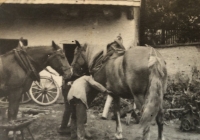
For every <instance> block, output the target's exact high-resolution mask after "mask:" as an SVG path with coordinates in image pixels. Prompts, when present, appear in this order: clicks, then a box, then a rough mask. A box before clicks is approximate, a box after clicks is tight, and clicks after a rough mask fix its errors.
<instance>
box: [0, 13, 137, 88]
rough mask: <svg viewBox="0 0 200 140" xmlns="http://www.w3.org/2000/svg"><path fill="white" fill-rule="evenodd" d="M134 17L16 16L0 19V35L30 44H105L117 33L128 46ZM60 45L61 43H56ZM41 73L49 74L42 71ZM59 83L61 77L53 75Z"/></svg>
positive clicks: (123, 15) (130, 42)
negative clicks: (29, 17) (11, 19)
mask: <svg viewBox="0 0 200 140" xmlns="http://www.w3.org/2000/svg"><path fill="white" fill-rule="evenodd" d="M134 25H135V23H134V19H133V20H128V19H127V17H126V13H125V12H122V15H121V17H120V18H119V19H113V20H106V19H105V18H103V17H101V18H100V17H92V18H89V17H88V18H85V19H82V18H75V19H72V20H64V19H46V20H42V19H16V20H15V21H13V22H10V21H9V20H0V38H5V39H13V38H15V39H17V38H20V37H23V38H25V39H28V44H29V45H30V46H34V45H50V43H51V41H52V40H54V41H55V42H56V43H58V44H59V43H60V42H63V41H65V40H67V41H68V42H70V41H72V40H75V39H76V40H79V41H80V43H85V42H88V43H92V44H98V45H101V46H102V45H103V46H106V45H107V44H108V43H110V42H112V41H113V40H114V39H115V38H116V37H117V35H119V34H121V35H122V37H123V42H124V46H126V47H127V48H128V47H130V46H131V44H132V43H133V41H134V32H135V29H134ZM59 45H60V46H61V47H62V44H59ZM41 74H42V75H48V73H46V72H42V73H41ZM54 78H55V79H56V80H57V81H58V83H59V85H61V80H60V77H54Z"/></svg>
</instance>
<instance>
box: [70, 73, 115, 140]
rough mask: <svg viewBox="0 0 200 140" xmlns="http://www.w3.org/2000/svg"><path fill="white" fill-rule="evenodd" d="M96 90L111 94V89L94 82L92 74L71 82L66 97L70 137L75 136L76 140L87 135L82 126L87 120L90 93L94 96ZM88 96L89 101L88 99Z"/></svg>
mask: <svg viewBox="0 0 200 140" xmlns="http://www.w3.org/2000/svg"><path fill="white" fill-rule="evenodd" d="M98 92H101V93H106V94H111V91H108V90H107V89H106V88H105V87H104V86H102V85H101V84H99V83H98V82H96V81H95V80H94V79H93V77H92V76H82V77H81V78H79V79H77V80H75V81H74V83H73V84H72V86H71V89H70V90H69V93H68V97H67V100H68V101H69V103H70V108H71V112H72V116H71V139H74V138H75V137H76V136H77V138H78V140H85V136H87V135H86V132H85V126H84V124H85V123H86V122H87V113H86V110H87V109H88V105H89V103H91V93H95V94H94V95H95V96H96V93H98ZM88 93H90V94H88ZM89 98H90V101H88V99H89ZM92 100H93V99H92ZM80 116H81V117H80Z"/></svg>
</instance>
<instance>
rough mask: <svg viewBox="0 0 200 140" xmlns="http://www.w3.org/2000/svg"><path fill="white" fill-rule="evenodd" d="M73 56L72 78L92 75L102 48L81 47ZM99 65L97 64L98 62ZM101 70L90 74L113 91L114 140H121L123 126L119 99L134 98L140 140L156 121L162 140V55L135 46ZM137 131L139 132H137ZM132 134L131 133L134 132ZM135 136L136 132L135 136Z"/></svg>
mask: <svg viewBox="0 0 200 140" xmlns="http://www.w3.org/2000/svg"><path fill="white" fill-rule="evenodd" d="M76 43H77V47H76V49H75V52H74V59H73V62H72V64H71V66H72V67H73V74H74V75H81V74H83V73H84V72H86V71H88V70H89V71H93V66H94V65H95V62H96V61H95V60H98V57H102V56H101V54H102V53H103V50H105V49H103V48H101V47H95V46H90V45H89V44H85V45H82V46H81V45H80V44H79V42H78V41H76ZM119 45H120V43H118V42H117V41H115V42H112V43H110V44H108V45H107V49H108V48H109V49H111V48H119ZM98 63H99V61H98ZM102 63H103V64H102V67H101V68H100V69H99V70H96V71H95V72H94V73H92V74H93V77H94V79H95V80H96V81H97V82H99V83H101V84H102V85H104V86H105V87H106V88H107V89H108V90H110V91H112V92H113V94H111V96H112V97H113V99H114V108H115V114H116V115H117V119H116V134H115V136H116V138H117V139H122V138H123V136H122V126H121V121H120V114H119V109H120V106H119V105H120V97H122V98H127V99H131V98H134V102H135V104H136V107H137V108H138V109H140V110H141V111H142V117H141V119H140V128H142V130H143V140H148V139H149V138H150V137H149V136H150V125H151V122H152V120H153V119H156V122H157V125H158V140H164V137H163V134H162V132H163V111H162V110H163V107H162V103H163V94H164V93H165V91H166V86H167V69H166V63H165V61H164V59H163V58H162V56H161V54H160V53H159V52H158V51H157V50H155V49H154V48H152V47H142V46H135V47H132V48H131V49H129V50H127V51H125V53H124V55H122V56H119V55H118V54H117V52H114V53H113V55H112V56H111V57H110V58H109V59H108V60H107V61H106V62H102ZM139 130H140V129H139ZM133 133H134V132H133ZM135 133H137V132H135Z"/></svg>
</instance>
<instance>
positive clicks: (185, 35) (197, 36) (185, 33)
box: [145, 29, 200, 45]
mask: <svg viewBox="0 0 200 140" xmlns="http://www.w3.org/2000/svg"><path fill="white" fill-rule="evenodd" d="M194 42H200V29H193V30H179V29H168V30H163V29H159V30H156V29H148V30H146V32H145V43H146V44H149V45H165V44H168V45H169V44H178V43H194Z"/></svg>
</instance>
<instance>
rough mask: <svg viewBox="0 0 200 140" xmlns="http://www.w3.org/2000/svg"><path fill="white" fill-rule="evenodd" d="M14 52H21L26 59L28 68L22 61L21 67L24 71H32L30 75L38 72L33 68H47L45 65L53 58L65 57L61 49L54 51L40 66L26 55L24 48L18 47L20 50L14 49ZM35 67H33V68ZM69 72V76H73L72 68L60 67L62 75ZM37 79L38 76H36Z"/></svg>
mask: <svg viewBox="0 0 200 140" xmlns="http://www.w3.org/2000/svg"><path fill="white" fill-rule="evenodd" d="M14 51H15V53H16V52H22V53H23V55H24V56H25V57H26V60H27V62H25V63H28V66H26V64H25V65H24V61H23V60H22V62H21V63H22V65H23V67H25V68H24V69H26V70H28V69H29V70H30V71H32V73H34V75H37V73H39V72H38V71H36V68H35V67H37V68H39V69H41V70H42V69H44V68H45V67H46V66H47V64H48V63H49V61H51V60H52V59H53V58H55V57H56V56H60V57H62V58H64V57H65V55H64V53H63V52H62V50H61V49H58V50H56V51H54V52H53V53H51V54H49V55H48V58H47V59H46V61H45V62H43V63H42V65H41V64H39V63H38V62H36V61H35V60H34V59H33V58H32V57H31V56H30V55H29V54H28V53H27V51H26V48H24V47H20V49H14ZM34 66H35V67H34ZM69 69H70V70H71V75H72V74H73V70H72V67H69V68H67V67H62V68H61V70H62V71H63V74H64V71H67V70H69ZM37 77H38V76H37Z"/></svg>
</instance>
